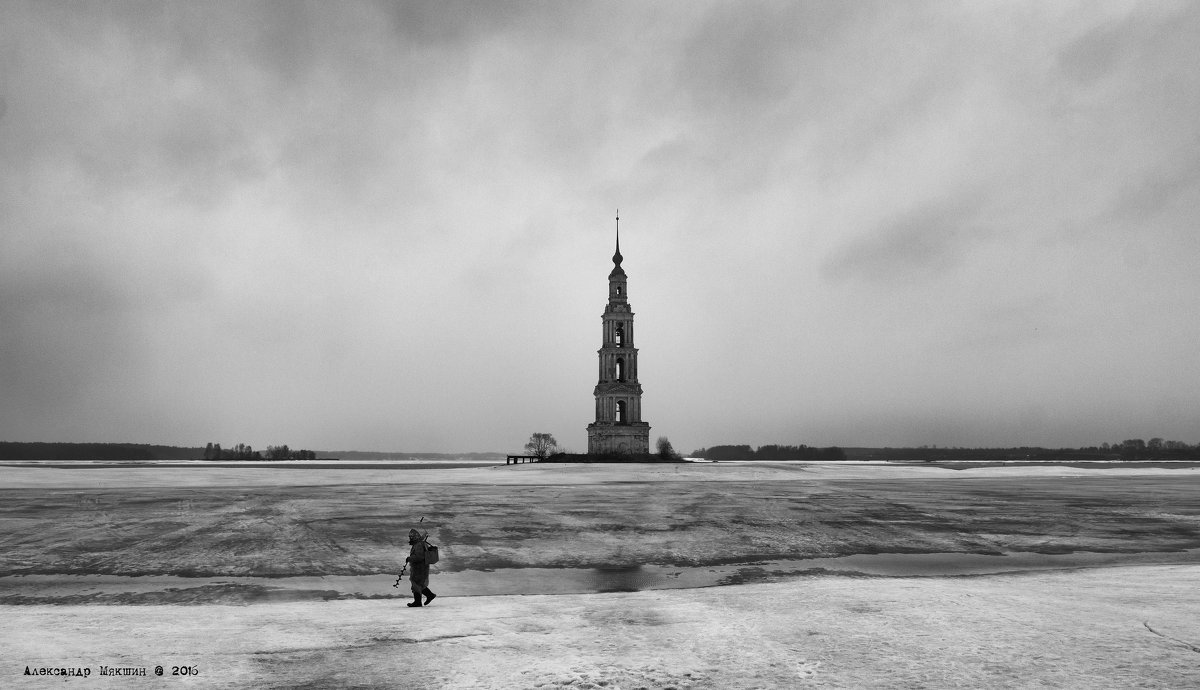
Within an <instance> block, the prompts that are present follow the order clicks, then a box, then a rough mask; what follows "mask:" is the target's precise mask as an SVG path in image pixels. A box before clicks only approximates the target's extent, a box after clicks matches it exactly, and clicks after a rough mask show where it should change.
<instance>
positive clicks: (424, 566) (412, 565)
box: [404, 529, 437, 606]
mask: <svg viewBox="0 0 1200 690" xmlns="http://www.w3.org/2000/svg"><path fill="white" fill-rule="evenodd" d="M408 543H409V544H411V545H412V549H411V550H410V551H409V554H408V558H406V559H404V562H405V563H407V564H408V568H409V571H408V582H409V585H411V586H412V593H413V601H412V603H410V604H408V605H409V606H421V605H422V604H421V595H422V594H424V595H425V604H424V605H426V606H428V605H429V602H431V601H433V598H434V597H436V596H437V595H436V594H434V593H433V592H432V591H430V590H429V563H428V562H427V561H426V560H425V552H426V551H427V549H428V545H427V544H426V543H425V537H424V536H423V535H422V534H421V533H420V532H418V531H417V530H415V529H410V530H409V531H408Z"/></svg>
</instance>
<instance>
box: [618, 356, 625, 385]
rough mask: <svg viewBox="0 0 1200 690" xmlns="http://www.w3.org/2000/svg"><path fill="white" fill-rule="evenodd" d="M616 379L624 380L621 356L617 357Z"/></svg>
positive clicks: (623, 362) (623, 363) (623, 361)
mask: <svg viewBox="0 0 1200 690" xmlns="http://www.w3.org/2000/svg"><path fill="white" fill-rule="evenodd" d="M617 380H618V381H624V380H625V360H624V359H622V358H621V357H618V358H617Z"/></svg>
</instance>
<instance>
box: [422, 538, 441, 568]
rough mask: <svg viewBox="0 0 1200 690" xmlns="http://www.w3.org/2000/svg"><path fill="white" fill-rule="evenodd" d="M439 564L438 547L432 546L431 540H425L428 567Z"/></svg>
mask: <svg viewBox="0 0 1200 690" xmlns="http://www.w3.org/2000/svg"><path fill="white" fill-rule="evenodd" d="M437 562H438V548H437V547H436V546H434V545H433V544H430V543H429V540H428V539H426V540H425V563H426V564H428V565H433V564H434V563H437Z"/></svg>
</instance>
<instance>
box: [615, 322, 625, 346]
mask: <svg viewBox="0 0 1200 690" xmlns="http://www.w3.org/2000/svg"><path fill="white" fill-rule="evenodd" d="M616 341H617V347H625V326H623V325H621V324H617V331H616Z"/></svg>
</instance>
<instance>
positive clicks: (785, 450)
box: [692, 444, 846, 460]
mask: <svg viewBox="0 0 1200 690" xmlns="http://www.w3.org/2000/svg"><path fill="white" fill-rule="evenodd" d="M692 457H693V458H704V459H705V460H845V459H846V453H845V452H844V451H843V450H842V449H841V448H838V447H837V446H830V447H828V448H810V447H808V446H806V445H803V444H801V445H799V446H777V445H769V446H759V447H758V448H757V449H754V448H751V447H750V446H713V447H712V448H700V449H699V450H694V451H692Z"/></svg>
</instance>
